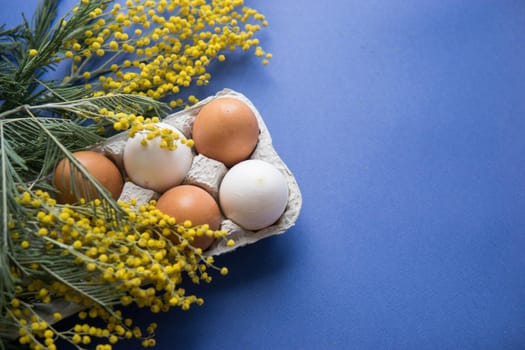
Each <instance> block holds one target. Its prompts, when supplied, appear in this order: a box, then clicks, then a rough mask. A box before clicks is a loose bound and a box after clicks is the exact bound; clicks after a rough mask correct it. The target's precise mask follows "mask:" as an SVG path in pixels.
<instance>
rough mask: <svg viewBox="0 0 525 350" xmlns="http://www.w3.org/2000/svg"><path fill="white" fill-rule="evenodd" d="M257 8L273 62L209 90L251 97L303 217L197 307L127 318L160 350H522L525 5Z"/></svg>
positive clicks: (232, 67)
mask: <svg viewBox="0 0 525 350" xmlns="http://www.w3.org/2000/svg"><path fill="white" fill-rule="evenodd" d="M34 3H35V2H34V1H28V0H24V1H16V2H15V1H7V0H2V1H0V4H1V6H2V13H1V15H0V22H1V23H5V22H9V23H10V24H14V23H17V20H16V18H17V17H16V16H18V14H19V13H20V10H21V9H24V10H25V9H31V8H32V7H34ZM72 3H73V1H63V2H62V6H66V5H67V4H72ZM246 4H247V5H250V6H252V7H254V8H256V9H258V10H259V11H260V12H262V13H263V14H265V15H266V18H267V20H268V21H269V23H270V26H269V27H268V28H267V29H266V30H264V33H263V35H262V37H261V44H262V45H263V47H264V48H265V49H266V50H267V51H269V52H271V53H273V59H272V60H271V62H270V64H269V65H268V66H263V65H262V64H261V63H260V60H258V59H257V58H256V57H254V56H252V55H250V56H245V57H242V58H238V59H236V60H233V61H230V62H229V63H228V61H226V62H225V64H224V65H223V66H222V67H219V69H218V70H216V71H215V72H212V75H213V77H212V80H211V85H210V86H208V87H207V88H206V89H204V90H200V91H201V92H203V91H204V92H205V93H207V94H209V95H211V94H214V93H215V92H216V91H219V90H221V89H223V88H226V87H227V88H232V89H234V90H237V91H239V92H242V93H243V94H245V95H246V96H247V97H249V98H250V99H251V100H252V102H253V103H254V104H255V105H256V106H257V108H258V109H259V111H260V112H261V114H262V116H263V118H264V120H265V122H266V124H267V126H268V128H269V130H270V133H271V135H272V138H273V143H274V146H275V149H276V150H277V152H278V153H279V155H280V156H281V158H282V159H283V160H284V161H285V162H286V164H287V165H288V167H289V168H290V169H291V170H292V172H293V173H294V175H295V177H296V179H297V181H298V183H299V186H300V187H301V190H302V195H303V209H302V212H301V215H300V217H299V220H298V221H297V223H296V226H295V227H293V228H292V229H290V230H289V231H288V232H287V233H286V234H284V235H282V236H277V237H273V238H270V239H266V240H264V241H260V242H258V243H257V244H255V245H252V246H249V247H244V248H241V249H239V250H237V251H236V252H234V253H231V254H227V255H224V256H221V257H220V258H218V262H219V264H224V265H226V266H228V268H229V270H230V274H229V275H228V276H226V277H222V276H216V277H215V280H214V282H213V283H211V284H210V285H205V286H199V287H197V288H196V289H195V291H196V292H197V293H198V294H199V295H200V296H202V297H203V298H204V299H205V304H204V305H203V306H201V307H195V308H192V309H191V310H190V311H186V312H183V311H178V310H173V311H170V312H169V313H166V314H158V315H153V316H152V315H150V314H149V313H148V312H146V311H134V313H135V315H136V317H137V318H138V319H139V320H140V322H141V323H142V324H143V325H147V324H148V323H149V322H151V321H155V322H157V323H158V324H159V328H158V330H157V335H158V339H157V344H158V346H157V348H158V349H163V350H164V349H175V348H177V349H197V350H198V349H210V348H213V349H273V350H276V349H440V350H443V349H523V348H525V273H524V272H525V254H524V250H525V215H524V211H525V180H524V178H525V156H524V154H525V137H524V134H525V44H524V43H525V39H524V38H525V3H524V2H523V1H510V0H509V1H506V0H505V1H488V0H481V1H479V0H477V1H474V0H465V1H452V0H445V1H437V0H435V1H416V0H408V1H346V0H331V1H305V2H297V1H278V2H273V1H249V0H247V1H246ZM127 347H128V348H129V345H124V344H123V345H121V346H118V347H116V348H117V349H126V348H127Z"/></svg>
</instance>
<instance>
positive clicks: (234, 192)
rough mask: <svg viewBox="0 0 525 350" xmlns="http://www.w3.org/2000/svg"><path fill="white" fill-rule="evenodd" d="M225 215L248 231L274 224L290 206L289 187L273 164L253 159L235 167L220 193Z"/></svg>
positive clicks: (224, 179) (224, 180)
mask: <svg viewBox="0 0 525 350" xmlns="http://www.w3.org/2000/svg"><path fill="white" fill-rule="evenodd" d="M219 202H220V206H221V209H222V211H223V213H224V215H225V216H226V217H227V218H229V219H231V220H232V221H233V222H235V223H236V224H238V225H239V226H241V227H243V228H245V229H247V230H253V231H255V230H260V229H262V228H265V227H268V226H270V225H272V224H273V223H275V222H276V221H277V220H278V219H279V217H280V216H281V215H282V214H283V212H284V210H285V209H286V205H287V203H288V184H287V182H286V178H285V177H284V175H283V174H282V173H281V172H280V171H279V170H278V169H277V168H276V167H275V166H273V165H272V164H270V163H268V162H265V161H262V160H258V159H250V160H245V161H243V162H240V163H238V164H236V165H234V166H233V167H232V168H231V169H230V170H229V171H228V172H227V173H226V175H225V176H224V178H223V180H222V182H221V186H220V189H219Z"/></svg>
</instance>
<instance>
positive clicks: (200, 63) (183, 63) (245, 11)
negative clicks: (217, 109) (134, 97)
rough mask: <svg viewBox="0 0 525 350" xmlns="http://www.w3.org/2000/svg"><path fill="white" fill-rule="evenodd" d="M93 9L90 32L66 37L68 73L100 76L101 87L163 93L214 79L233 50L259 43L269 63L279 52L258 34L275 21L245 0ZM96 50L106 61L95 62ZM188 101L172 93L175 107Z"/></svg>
mask: <svg viewBox="0 0 525 350" xmlns="http://www.w3.org/2000/svg"><path fill="white" fill-rule="evenodd" d="M87 3H88V1H86V4H84V2H82V3H81V4H79V6H87ZM77 11H78V8H77ZM89 17H90V18H91V19H92V21H93V26H91V27H90V29H89V30H86V31H85V33H84V39H80V40H78V39H75V40H71V41H68V42H67V43H66V44H65V51H64V57H65V58H71V59H72V60H73V62H74V64H73V66H72V71H71V74H70V75H69V76H68V77H66V80H74V79H78V78H83V79H85V80H87V81H90V80H95V77H97V79H98V81H91V82H90V83H89V84H90V85H89V86H92V84H94V83H97V84H100V86H101V87H102V91H100V92H99V94H105V93H115V92H121V93H130V94H140V95H144V96H149V97H151V98H154V99H161V98H164V97H166V96H168V95H169V96H173V95H176V94H178V93H179V91H180V89H181V88H185V87H189V86H190V85H192V84H193V83H194V84H196V85H198V86H200V85H206V84H208V82H209V80H210V78H211V75H210V73H209V72H208V71H207V67H208V66H209V65H210V64H211V63H212V62H213V61H214V60H217V61H224V60H225V59H226V56H225V55H224V53H225V52H227V51H235V50H237V49H239V50H243V51H249V50H250V49H252V48H254V53H255V55H256V56H258V57H261V58H262V62H263V63H264V64H266V63H268V60H269V59H270V58H271V54H269V53H266V52H265V51H264V50H263V49H262V47H261V46H260V43H259V39H257V38H256V37H255V34H256V33H257V32H258V31H260V30H261V29H262V27H264V26H267V24H268V23H267V21H266V20H265V18H264V16H263V15H262V14H260V13H258V12H257V11H256V10H254V9H252V8H249V7H246V6H244V2H243V0H214V1H212V2H211V4H210V3H209V2H208V1H205V0H127V1H126V2H125V6H121V5H120V4H118V3H115V4H114V5H113V7H112V8H103V7H100V8H96V9H94V10H93V11H91V12H90V13H89ZM110 19H111V20H110ZM94 58H96V59H97V61H96V62H98V63H97V64H96V68H95V69H91V70H90V64H91V62H92V61H93V59H94ZM192 100H193V102H194V100H196V99H195V97H190V99H189V101H188V102H190V103H192ZM184 104H185V102H184V101H183V100H182V99H180V98H174V97H172V98H171V101H170V105H171V106H172V107H176V106H181V105H184Z"/></svg>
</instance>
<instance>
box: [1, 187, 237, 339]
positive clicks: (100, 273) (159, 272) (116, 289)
mask: <svg viewBox="0 0 525 350" xmlns="http://www.w3.org/2000/svg"><path fill="white" fill-rule="evenodd" d="M18 202H19V203H20V204H22V205H23V206H24V207H25V208H26V209H28V211H29V212H30V213H31V215H32V217H33V218H34V219H33V220H32V221H28V223H27V224H28V225H32V226H34V229H33V230H31V231H30V233H27V231H25V232H26V233H23V232H21V231H20V232H19V231H18V230H17V229H18V227H17V225H16V224H15V221H14V220H13V221H12V222H11V224H10V225H9V228H10V229H11V239H12V241H13V242H18V243H17V244H18V246H19V247H20V248H19V249H22V250H27V249H34V251H32V254H35V253H38V254H39V256H42V258H41V259H40V260H39V261H38V262H32V263H30V264H29V265H28V266H16V267H13V268H12V273H13V275H14V276H19V277H22V276H23V274H24V269H31V270H32V271H46V272H49V271H53V274H55V275H56V276H66V277H67V276H68V274H71V273H72V272H71V271H70V269H71V268H72V267H71V266H59V265H57V263H56V262H54V260H51V259H47V258H46V257H53V256H56V255H61V256H63V257H66V258H69V260H71V261H72V263H73V268H74V269H75V272H74V273H75V276H78V275H79V273H80V272H82V271H83V273H84V279H83V280H82V281H77V282H73V281H65V279H61V278H57V279H55V280H52V281H49V280H45V281H44V280H41V279H35V280H31V281H30V283H19V284H18V285H17V287H16V290H15V295H13V297H12V299H11V302H10V307H9V309H8V315H9V317H11V318H12V319H13V320H15V321H16V322H17V323H18V325H19V336H20V337H19V342H20V343H21V344H29V345H30V346H31V348H32V349H44V348H45V349H54V348H56V345H55V340H56V339H57V337H60V338H63V339H67V340H69V341H70V342H71V343H73V344H75V345H78V346H79V347H80V346H81V345H88V344H91V343H92V341H96V342H97V344H98V345H97V349H111V346H112V345H113V344H115V343H117V342H118V341H119V340H121V339H130V338H140V339H142V345H143V346H146V347H148V346H153V345H155V340H154V339H153V330H154V326H150V327H148V330H147V332H146V335H144V334H143V333H144V332H143V331H142V330H141V329H140V327H138V326H133V321H132V320H131V319H124V318H123V317H122V314H121V312H120V311H118V310H115V309H113V307H112V306H111V305H112V304H114V303H120V304H121V305H123V306H126V305H129V304H135V305H137V306H139V307H146V308H149V309H150V311H151V312H153V313H158V312H161V311H162V312H165V311H168V310H169V309H170V308H171V307H179V308H181V309H183V310H188V309H189V308H190V306H191V305H192V304H197V305H201V304H202V303H203V302H204V301H203V300H202V299H201V298H198V297H197V296H195V295H187V294H186V291H185V289H184V288H181V287H180V284H181V282H182V281H183V278H185V276H187V277H188V278H189V279H190V280H191V281H193V282H194V283H199V282H200V281H204V282H210V281H211V280H212V276H211V275H210V274H209V272H208V269H209V268H213V269H216V270H219V271H220V273H221V274H226V273H227V272H228V270H227V269H226V268H218V267H217V266H215V265H214V259H213V257H211V256H204V255H203V252H202V250H201V249H199V248H194V247H193V246H192V245H191V243H192V241H193V239H194V238H195V237H198V236H201V235H209V236H212V237H214V238H217V239H224V237H225V235H226V232H225V231H222V230H218V231H213V230H210V229H209V228H208V226H207V225H201V226H196V227H192V223H191V222H189V221H185V222H183V223H177V222H176V219H175V218H173V217H170V216H167V215H165V214H163V213H161V212H160V211H159V210H157V209H156V207H155V202H154V201H152V202H150V203H148V204H145V205H137V203H136V201H135V200H131V201H130V202H129V203H125V202H118V205H119V207H118V210H115V209H113V208H108V207H107V205H105V203H103V202H101V201H100V200H98V199H97V200H95V201H93V202H90V203H86V204H84V205H83V206H68V205H59V204H56V202H55V200H54V199H53V198H52V197H51V196H50V195H49V194H48V193H47V192H45V191H42V190H37V191H35V192H34V193H32V192H28V191H25V192H23V193H21V194H20V196H19V197H18ZM106 204H107V203H106ZM118 211H121V213H118ZM119 215H120V216H119ZM117 216H119V220H118V222H117ZM173 235H176V236H177V237H178V238H177V239H170V236H173ZM174 242H175V243H174ZM227 244H228V245H231V244H234V242H233V241H232V240H229V241H228V243H227ZM79 271H80V272H79ZM74 283H82V284H84V285H89V286H91V287H92V289H93V295H97V293H98V292H100V293H102V294H101V295H104V293H105V292H107V291H110V292H111V293H112V294H111V295H112V297H113V298H117V299H116V300H113V299H111V300H107V301H106V304H104V303H101V302H98V301H97V300H98V299H97V298H95V297H90V296H87V295H85V294H82V293H79V292H78V291H77V290H76V289H75V284H74ZM28 294H31V295H32V296H33V298H34V300H35V301H36V302H37V303H46V304H49V303H52V302H53V301H54V300H56V299H60V300H66V301H70V302H73V303H75V304H77V305H79V306H81V307H82V308H83V309H84V310H85V311H82V312H80V313H79V314H78V317H79V319H80V321H81V323H79V324H76V325H74V326H73V327H72V328H71V329H69V330H66V331H59V330H57V329H55V328H53V326H52V325H50V324H49V323H48V322H46V321H45V320H44V319H43V318H42V317H41V316H40V315H39V314H38V313H37V312H36V310H35V309H34V303H28V302H26V301H24V298H23V296H27V295H28ZM100 298H103V297H102V296H100ZM62 317H63V315H61V314H60V313H55V314H54V315H53V318H54V319H55V320H60V319H61V318H62ZM88 319H99V320H100V319H101V320H103V321H104V322H105V325H106V326H105V327H103V328H100V327H96V326H93V325H91V324H90V323H89V322H87V321H86V320H88Z"/></svg>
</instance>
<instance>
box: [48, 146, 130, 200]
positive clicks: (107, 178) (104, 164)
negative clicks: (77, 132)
mask: <svg viewBox="0 0 525 350" xmlns="http://www.w3.org/2000/svg"><path fill="white" fill-rule="evenodd" d="M73 156H74V157H75V158H76V159H77V160H78V161H79V162H80V163H81V164H82V165H83V166H84V167H85V168H86V170H87V171H88V173H89V174H90V175H91V176H93V178H95V180H97V181H98V182H99V183H100V184H101V185H102V186H103V187H104V188H105V189H106V190H108V191H109V193H110V194H111V197H112V198H113V199H118V197H119V196H120V193H121V192H122V187H123V186H124V181H123V179H122V174H121V173H120V171H119V169H118V168H117V166H116V165H115V164H114V163H113V162H112V161H111V160H109V158H107V157H106V156H104V155H103V154H100V153H97V152H93V151H79V152H74V153H73ZM70 163H71V161H70V160H69V159H68V158H64V159H62V160H61V161H60V162H59V163H58V164H57V166H56V168H55V171H54V174H53V185H54V186H55V187H56V189H57V190H58V194H57V200H58V201H59V202H60V203H68V204H73V203H76V202H78V201H79V200H80V198H84V199H86V200H88V201H90V200H94V199H96V198H99V195H98V193H97V192H96V189H95V186H94V185H93V184H92V183H91V182H89V181H88V180H87V179H85V178H84V177H83V175H82V173H81V172H80V171H79V170H76V169H75V168H74V167H71V165H70ZM71 175H73V179H72V178H71ZM72 184H76V186H75V187H72Z"/></svg>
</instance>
